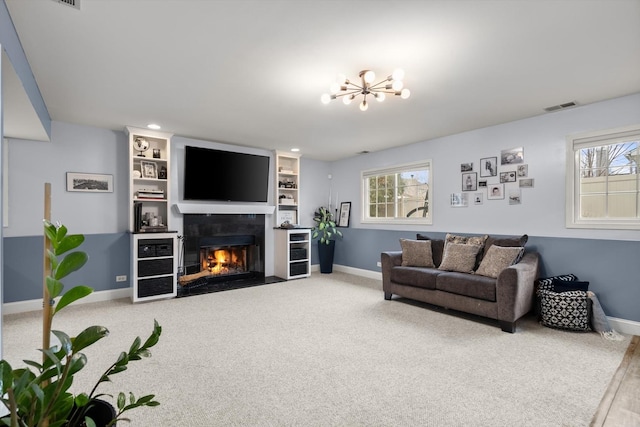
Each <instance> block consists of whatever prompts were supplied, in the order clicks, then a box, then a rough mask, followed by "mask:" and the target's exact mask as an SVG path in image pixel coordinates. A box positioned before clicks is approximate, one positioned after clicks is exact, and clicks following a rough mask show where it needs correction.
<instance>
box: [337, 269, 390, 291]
mask: <svg viewBox="0 0 640 427" xmlns="http://www.w3.org/2000/svg"><path fill="white" fill-rule="evenodd" d="M333 268H334V269H335V270H336V271H339V272H341V273H348V274H353V275H354V276H360V277H366V278H368V279H374V280H380V281H382V272H381V271H371V270H365V269H362V268H355V267H348V266H346V265H334V266H333ZM380 290H382V288H380Z"/></svg>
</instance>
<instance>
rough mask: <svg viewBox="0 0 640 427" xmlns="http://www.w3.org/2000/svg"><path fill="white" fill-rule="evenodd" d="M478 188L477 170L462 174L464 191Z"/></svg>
mask: <svg viewBox="0 0 640 427" xmlns="http://www.w3.org/2000/svg"><path fill="white" fill-rule="evenodd" d="M477 190H478V174H477V173H476V172H467V173H463V174H462V191H477Z"/></svg>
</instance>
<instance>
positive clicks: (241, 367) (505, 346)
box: [3, 272, 629, 427]
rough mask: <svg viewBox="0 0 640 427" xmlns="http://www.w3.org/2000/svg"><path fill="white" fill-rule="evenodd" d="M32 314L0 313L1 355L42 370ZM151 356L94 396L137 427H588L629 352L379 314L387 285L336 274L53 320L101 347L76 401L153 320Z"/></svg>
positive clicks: (441, 317) (561, 336) (439, 314)
mask: <svg viewBox="0 0 640 427" xmlns="http://www.w3.org/2000/svg"><path fill="white" fill-rule="evenodd" d="M39 316H40V314H39V313H25V314H16V315H9V316H5V319H4V331H3V334H4V335H3V340H4V346H5V348H4V356H5V358H6V359H8V360H9V361H10V362H11V363H12V364H14V365H15V364H19V361H20V360H21V359H23V358H32V359H37V358H38V357H39V356H38V355H37V352H36V351H34V349H35V348H37V347H39V345H40V333H39V330H40V327H41V321H40V317H39ZM154 318H155V319H157V320H158V321H159V322H160V324H161V325H162V327H163V334H162V337H161V339H160V343H159V344H158V346H157V347H156V348H155V349H154V351H153V357H151V358H150V359H145V360H142V361H140V362H135V363H133V364H132V365H131V367H130V369H129V370H128V371H126V372H124V373H122V374H119V375H117V376H114V377H113V384H105V385H104V387H102V388H101V389H100V390H102V391H103V392H108V393H114V392H117V391H120V390H122V391H126V392H128V391H133V392H134V394H136V395H142V394H148V393H154V394H156V396H157V399H158V400H159V401H160V402H161V405H160V406H159V407H156V408H143V409H139V410H136V411H134V412H130V413H129V416H130V418H131V420H132V422H131V423H130V424H129V425H131V426H132V427H141V426H149V427H151V426H153V427H158V426H207V427H210V426H418V425H419V426H438V427H441V426H491V427H497V426H509V427H512V426H535V427H542V426H554V427H556V426H586V425H588V424H589V422H590V420H591V417H592V416H593V414H594V412H595V411H596V408H597V406H598V403H599V402H600V399H601V398H602V396H603V393H604V391H605V390H606V388H607V385H608V383H609V381H610V379H611V377H612V375H613V373H614V372H615V370H616V368H617V367H618V365H619V364H620V362H621V360H622V356H623V354H624V352H625V350H626V348H627V346H628V344H629V337H627V338H626V339H625V340H624V341H620V342H612V341H607V340H604V339H602V338H601V337H600V335H598V334H596V333H570V332H562V331H556V330H552V329H548V328H544V327H542V326H540V325H539V324H538V323H537V322H536V321H535V320H534V319H533V318H528V319H525V320H523V321H521V322H519V324H518V329H517V332H516V333H515V334H508V333H505V332H502V331H501V330H500V328H498V327H497V326H495V325H494V324H492V323H490V322H483V321H474V320H469V319H466V318H463V317H460V316H455V315H451V314H450V313H447V312H443V311H437V310H431V309H425V308H424V307H423V306H420V305H419V304H412V303H408V302H403V301H402V300H393V301H385V300H384V299H383V294H382V290H381V282H380V281H376V280H371V279H366V278H362V277H356V276H351V275H347V274H343V273H337V272H334V273H333V274H330V275H321V274H319V273H314V274H313V275H312V277H311V278H309V279H303V280H294V281H290V282H283V283H275V284H270V285H264V286H258V287H253V288H244V289H238V290H232V291H226V292H218V293H212V294H205V295H198V296H193V297H187V298H179V299H172V300H163V301H155V302H149V303H143V304H137V305H133V304H131V303H130V302H129V301H128V300H118V301H111V302H107V303H96V304H86V305H78V306H76V307H72V308H70V309H69V310H67V311H66V312H62V313H61V315H59V317H57V318H56V319H55V320H54V329H62V330H64V331H66V332H68V333H70V334H77V333H78V332H79V331H80V330H81V329H83V328H84V327H87V326H89V325H90V324H99V325H103V326H106V327H107V328H109V330H110V331H111V334H110V336H109V337H107V338H106V339H104V340H102V341H101V342H99V343H97V344H96V345H94V346H93V347H91V348H89V351H87V352H86V353H87V356H88V358H89V365H88V366H87V367H86V368H85V370H84V371H83V372H82V373H81V375H80V376H79V378H78V379H77V380H76V383H75V384H74V387H75V388H76V390H86V389H87V388H88V387H90V386H92V385H93V381H94V380H95V379H97V377H98V375H99V373H100V372H102V370H104V369H105V368H106V367H107V366H108V365H109V364H110V363H112V362H113V361H115V359H116V358H117V356H118V354H119V353H120V352H121V351H123V350H126V349H127V348H128V347H129V345H130V344H131V342H132V340H133V339H134V338H135V336H137V335H139V336H141V338H143V339H144V338H146V336H147V335H148V333H149V332H150V331H151V329H152V325H153V319H154Z"/></svg>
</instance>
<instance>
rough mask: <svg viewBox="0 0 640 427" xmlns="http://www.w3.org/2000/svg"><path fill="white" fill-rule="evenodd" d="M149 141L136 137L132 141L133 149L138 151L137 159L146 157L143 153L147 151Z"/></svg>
mask: <svg viewBox="0 0 640 427" xmlns="http://www.w3.org/2000/svg"><path fill="white" fill-rule="evenodd" d="M149 147H150V145H149V141H147V140H146V139H145V138H143V137H141V136H138V137H136V138H135V139H134V140H133V148H134V149H135V150H136V151H138V152H139V153H138V157H146V156H145V155H144V154H142V153H144V152H145V151H147V150H148V149H149Z"/></svg>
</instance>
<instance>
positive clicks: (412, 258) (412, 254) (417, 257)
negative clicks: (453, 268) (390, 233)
mask: <svg viewBox="0 0 640 427" xmlns="http://www.w3.org/2000/svg"><path fill="white" fill-rule="evenodd" d="M400 246H401V247H402V265H403V266H405V267H435V265H433V255H431V241H429V240H410V239H400Z"/></svg>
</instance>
